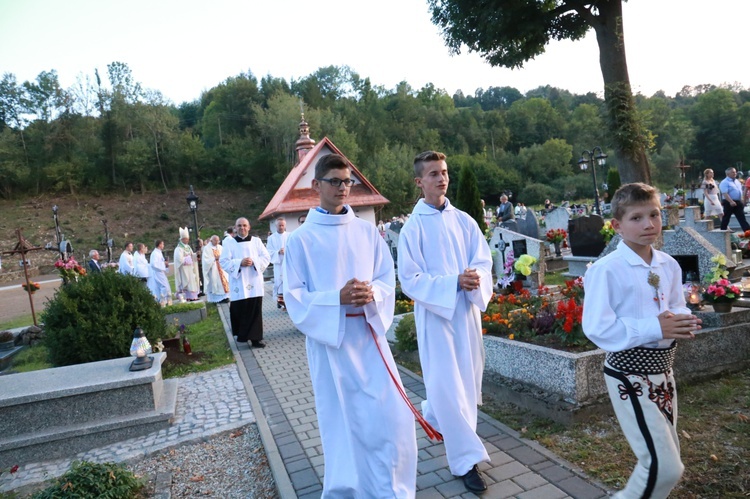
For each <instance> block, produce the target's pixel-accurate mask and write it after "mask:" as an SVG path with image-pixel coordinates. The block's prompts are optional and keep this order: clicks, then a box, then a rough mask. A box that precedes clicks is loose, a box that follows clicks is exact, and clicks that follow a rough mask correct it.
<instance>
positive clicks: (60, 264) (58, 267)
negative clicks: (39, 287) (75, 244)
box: [55, 260, 65, 269]
mask: <svg viewBox="0 0 750 499" xmlns="http://www.w3.org/2000/svg"><path fill="white" fill-rule="evenodd" d="M63 267H65V262H63V261H62V260H58V261H56V262H55V268H56V269H60V268H63Z"/></svg>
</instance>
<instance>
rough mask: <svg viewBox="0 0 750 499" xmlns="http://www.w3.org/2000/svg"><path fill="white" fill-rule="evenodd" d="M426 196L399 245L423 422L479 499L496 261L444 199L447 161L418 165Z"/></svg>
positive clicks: (423, 157)
mask: <svg viewBox="0 0 750 499" xmlns="http://www.w3.org/2000/svg"><path fill="white" fill-rule="evenodd" d="M415 175H416V178H415V181H416V183H417V186H419V187H420V188H421V189H422V191H423V193H424V199H420V200H419V202H418V203H417V205H416V206H415V207H414V211H412V216H411V217H409V220H408V221H407V222H406V224H405V225H404V227H403V228H402V229H401V233H400V234H399V240H398V277H399V281H400V283H401V289H402V290H403V292H404V293H405V294H406V295H408V296H409V297H410V298H412V299H413V300H414V318H415V321H416V326H417V343H418V345H419V360H420V362H421V365H422V371H423V377H424V382H425V388H426V391H427V399H426V400H425V402H423V404H422V409H423V411H424V417H425V418H426V419H427V421H428V422H430V423H431V424H432V425H433V426H435V428H436V429H437V430H438V431H439V432H441V433H442V434H443V438H444V439H445V449H446V455H447V458H448V464H449V466H450V471H451V473H452V474H453V475H455V476H461V477H463V479H464V484H465V485H466V487H467V488H468V489H469V490H471V491H473V492H481V491H483V490H486V484H484V479H482V477H481V475H480V474H479V471H478V469H477V467H476V465H477V463H481V462H485V461H489V456H488V454H487V450H486V449H485V448H484V445H483V444H482V441H481V439H480V438H479V436H477V434H476V427H477V405H478V404H481V403H482V373H483V371H484V344H483V342H482V324H481V316H480V312H481V311H484V310H485V309H486V308H487V303H488V302H489V300H490V299H491V298H492V257H491V254H490V248H489V245H488V244H487V241H486V240H485V238H484V235H483V234H482V231H481V230H480V229H479V226H478V225H477V223H476V222H475V221H474V219H472V218H471V217H470V216H469V215H467V214H466V213H464V212H463V211H461V210H459V209H457V208H455V207H454V206H453V205H451V204H450V202H449V201H448V199H447V198H446V197H445V193H446V190H447V189H448V167H447V164H446V162H445V155H443V154H442V153H437V152H433V151H428V152H427V153H422V154H420V155H419V156H417V159H415Z"/></svg>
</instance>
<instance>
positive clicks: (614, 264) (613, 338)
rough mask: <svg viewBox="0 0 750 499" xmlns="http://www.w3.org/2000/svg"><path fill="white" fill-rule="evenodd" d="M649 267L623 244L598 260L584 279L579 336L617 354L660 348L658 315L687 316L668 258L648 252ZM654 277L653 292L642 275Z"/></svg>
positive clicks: (678, 275)
mask: <svg viewBox="0 0 750 499" xmlns="http://www.w3.org/2000/svg"><path fill="white" fill-rule="evenodd" d="M651 251H652V252H653V255H652V257H651V265H650V266H649V265H648V264H646V262H644V261H643V259H642V258H641V257H640V256H638V255H637V254H636V253H635V252H634V251H633V250H632V249H630V247H628V245H627V244H625V242H620V244H618V245H617V250H615V251H613V252H612V253H610V254H609V255H607V256H605V257H604V258H600V259H599V260H597V261H596V262H594V264H593V265H592V266H591V267H589V269H588V270H587V271H586V274H585V276H584V289H585V291H586V295H585V297H584V303H583V332H584V333H585V334H586V336H587V337H588V338H589V339H590V340H591V341H592V342H594V344H596V346H598V347H599V348H601V349H602V350H605V351H607V352H619V351H622V350H627V349H629V348H634V347H637V346H642V347H649V348H666V347H668V346H670V345H671V344H672V341H673V340H671V339H667V340H665V339H663V337H662V332H661V326H660V325H659V319H658V315H659V314H660V313H662V312H664V311H666V310H670V311H671V312H673V313H675V314H690V313H692V312H690V309H688V308H687V306H686V305H685V295H684V292H683V290H682V270H681V269H680V265H679V264H678V263H677V261H675V259H674V258H672V257H671V256H669V255H667V254H666V253H664V252H662V251H658V250H656V249H652V250H651ZM649 272H653V273H654V274H656V275H658V276H659V291H658V300H656V299H655V298H657V296H656V290H655V289H654V288H653V287H652V286H651V285H650V284H649V283H648V274H649Z"/></svg>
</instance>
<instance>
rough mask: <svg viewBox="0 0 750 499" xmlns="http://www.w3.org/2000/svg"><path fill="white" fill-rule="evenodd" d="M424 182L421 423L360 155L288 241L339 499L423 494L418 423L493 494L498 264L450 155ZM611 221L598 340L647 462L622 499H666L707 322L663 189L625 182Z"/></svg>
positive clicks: (401, 272) (595, 298) (596, 311)
mask: <svg viewBox="0 0 750 499" xmlns="http://www.w3.org/2000/svg"><path fill="white" fill-rule="evenodd" d="M414 173H415V183H416V185H417V186H418V187H419V188H420V189H421V191H422V194H423V198H422V199H421V200H420V201H419V202H418V203H417V205H416V206H415V208H414V210H413V212H412V214H411V216H410V217H409V218H408V220H406V223H405V224H404V226H403V228H402V229H401V232H400V237H399V242H398V278H399V281H400V284H401V287H402V290H403V292H404V293H405V294H407V295H408V296H409V297H411V298H412V299H413V300H414V303H415V308H414V316H415V322H416V328H417V341H418V344H419V357H420V362H421V367H422V370H423V377H424V382H425V388H426V400H425V401H424V402H423V403H422V407H421V409H422V411H421V413H420V411H418V410H417V409H416V408H415V407H414V406H412V405H411V403H410V402H409V400H408V397H407V396H406V393H405V391H404V388H403V385H402V383H401V380H400V378H399V375H398V371H397V369H396V366H395V363H394V360H393V357H392V355H391V353H390V349H389V348H388V344H387V342H386V340H385V332H386V331H387V330H388V327H389V326H390V324H391V321H392V319H393V305H394V286H395V271H394V265H393V263H394V262H393V260H392V258H391V255H390V253H389V251H388V248H387V246H386V245H385V242H384V240H383V238H382V237H380V234H379V231H378V228H377V227H375V226H372V225H371V224H369V223H367V222H365V221H363V220H360V219H358V218H357V217H356V216H355V215H354V213H353V211H352V209H351V208H350V207H349V206H348V205H347V204H346V199H347V196H348V194H349V188H350V187H351V184H352V181H351V171H350V169H349V166H348V162H347V161H346V160H345V158H343V157H341V156H339V155H336V154H331V155H329V156H325V157H323V158H321V159H320V160H319V161H318V163H317V165H316V167H315V178H314V180H313V182H312V188H313V190H314V191H316V192H317V193H318V195H319V197H320V205H319V206H318V207H316V208H314V209H311V210H310V212H309V214H308V215H307V218H306V222H305V224H304V225H303V226H302V227H300V228H299V229H297V230H296V231H295V232H293V233H292V234H291V235H289V237H288V239H287V244H286V252H285V255H284V272H285V278H284V282H283V294H284V298H285V300H286V305H287V307H288V311H289V315H290V317H291V319H292V320H293V322H294V323H295V325H296V326H297V328H298V329H299V330H300V331H301V332H302V333H304V334H305V335H306V336H307V353H308V361H309V368H310V375H311V379H312V383H313V389H314V391H315V401H316V402H315V403H316V409H317V415H318V422H319V427H320V435H321V440H322V445H323V451H324V460H325V469H326V474H325V477H324V491H323V495H324V496H325V497H329V496H330V497H339V496H340V497H359V496H367V497H408V498H411V497H414V496H415V489H416V465H417V446H416V439H415V431H414V418H415V417H416V418H417V420H418V421H419V422H420V424H421V425H422V427H423V428H424V429H425V432H426V433H427V435H428V436H429V437H430V438H433V439H437V440H441V439H442V440H444V442H445V450H446V458H447V461H448V464H449V467H450V471H451V473H452V474H453V475H456V476H460V477H461V478H462V479H463V482H464V485H465V487H466V488H467V489H468V490H469V491H471V492H474V493H477V494H481V493H482V492H483V491H484V490H486V488H487V487H486V483H485V481H484V478H483V477H482V473H481V472H480V471H479V469H478V464H480V463H483V462H488V461H489V460H490V458H489V456H488V454H487V451H486V449H485V448H484V446H483V445H482V442H481V439H480V438H479V437H478V436H477V434H476V424H477V405H479V404H481V401H482V397H481V386H482V373H483V369H484V350H483V343H482V335H481V319H480V314H481V312H482V311H484V310H485V309H486V307H487V304H488V301H489V300H490V298H491V295H492V277H491V269H492V258H491V254H490V251H489V247H488V245H487V243H486V241H485V239H484V237H483V235H482V232H481V230H480V229H479V226H478V225H477V223H476V222H475V221H474V220H473V219H472V218H471V217H469V216H468V215H467V214H466V213H464V212H462V211H461V210H458V209H456V208H455V207H454V206H453V205H452V204H451V203H450V201H449V200H448V199H447V198H446V192H447V187H448V167H447V163H446V157H445V155H444V154H442V153H439V152H435V151H427V152H424V153H422V154H420V155H418V156H417V157H416V158H415V160H414ZM501 201H502V203H501V206H502V205H503V204H505V203H507V202H508V201H507V198H506V199H503V200H501ZM506 210H507V207H503V208H501V210H500V211H499V212H498V219H499V220H501V219H502V215H503V213H506ZM612 210H613V216H614V220H613V222H612V224H613V227H614V228H615V230H616V231H617V232H618V233H619V234H620V235H621V236H622V239H623V240H622V242H621V243H620V244H619V245H618V247H617V250H616V251H614V252H612V253H610V254H609V255H608V256H607V257H605V258H602V259H600V260H598V261H597V262H596V263H594V265H592V266H591V268H590V269H589V270H588V272H587V274H586V277H585V278H586V291H587V292H586V297H585V305H584V315H583V327H584V332H585V333H586V335H587V336H588V337H589V338H590V339H591V340H592V341H593V342H594V343H595V344H597V345H598V346H599V347H601V348H603V349H604V350H606V351H607V352H608V353H607V356H606V361H605V364H604V373H605V378H606V383H607V388H608V391H609V395H610V399H611V401H612V404H613V407H614V409H615V413H616V414H617V417H618V419H619V422H620V425H621V427H622V430H623V432H624V433H625V435H626V437H627V439H628V442H629V443H630V445H631V448H632V450H633V452H634V453H635V454H636V456H637V458H638V464H637V465H636V467H635V469H634V471H633V474H632V475H631V477H630V479H629V481H628V483H627V485H626V487H625V490H623V491H622V492H620V494H619V496H618V497H661V498H663V497H667V496H668V495H669V493H670V491H671V490H672V488H673V487H674V486H675V485H676V483H677V482H678V481H679V479H680V477H681V475H682V472H683V465H682V462H681V460H680V455H679V441H678V437H677V432H676V424H677V398H676V385H675V382H674V376H673V373H672V362H673V359H674V352H675V340H677V339H680V340H687V339H691V338H693V337H694V334H695V332H696V331H697V330H699V329H700V327H701V326H700V324H701V321H700V319H698V318H697V317H696V316H694V315H692V314H691V312H690V310H689V309H688V308H687V307H686V304H685V300H684V296H683V293H682V281H681V271H680V267H679V265H678V264H677V262H676V261H675V260H674V259H673V258H672V257H670V256H669V255H667V254H665V253H663V252H661V251H658V250H656V249H654V248H653V247H652V244H653V243H654V242H655V241H656V239H657V238H658V236H659V234H660V231H661V228H662V224H661V206H660V201H659V195H658V192H657V191H656V189H654V188H653V187H651V186H648V185H645V184H640V183H633V184H626V185H624V186H622V187H621V188H620V189H619V190H618V191H617V193H616V194H615V196H614V198H613V200H612ZM511 213H512V210H511ZM623 276H629V277H628V278H627V279H624V278H623ZM623 286H625V288H623ZM615 290H616V292H615Z"/></svg>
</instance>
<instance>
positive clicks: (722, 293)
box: [703, 279, 740, 303]
mask: <svg viewBox="0 0 750 499" xmlns="http://www.w3.org/2000/svg"><path fill="white" fill-rule="evenodd" d="M703 297H704V298H705V299H706V300H707V301H711V302H713V303H732V302H733V301H735V300H736V299H737V298H739V297H740V287H739V286H735V285H734V284H732V283H731V282H729V280H728V279H719V280H718V281H716V282H714V283H712V284H710V285H709V286H708V288H706V292H705V293H703Z"/></svg>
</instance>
